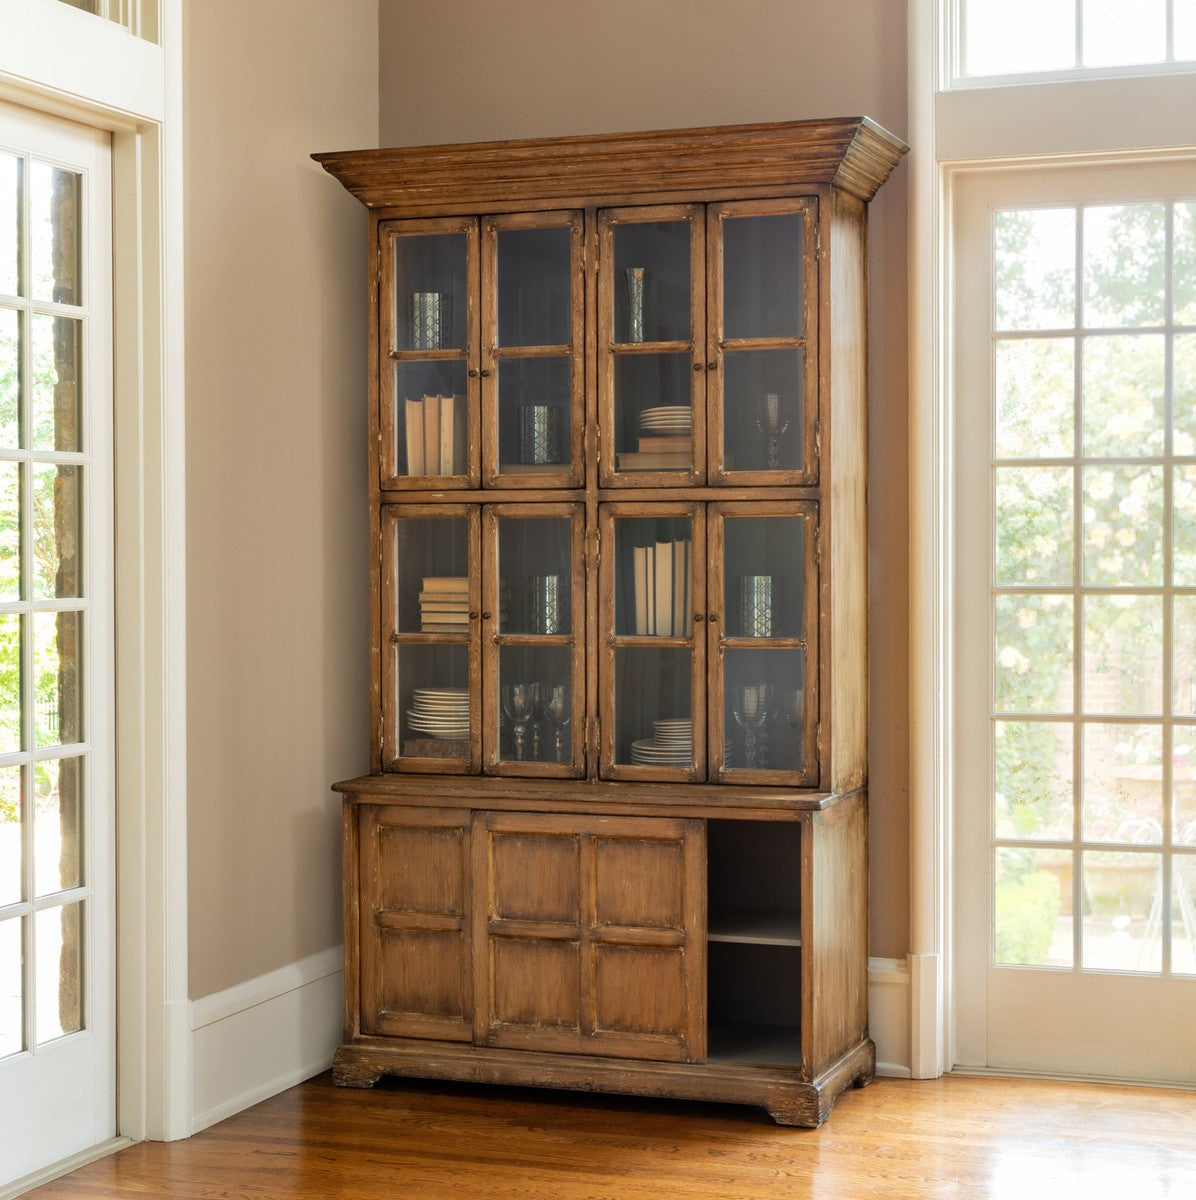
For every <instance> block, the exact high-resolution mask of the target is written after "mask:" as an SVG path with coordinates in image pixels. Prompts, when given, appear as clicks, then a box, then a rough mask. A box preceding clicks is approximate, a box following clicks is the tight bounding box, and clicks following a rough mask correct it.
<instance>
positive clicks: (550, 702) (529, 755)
mask: <svg viewBox="0 0 1196 1200" xmlns="http://www.w3.org/2000/svg"><path fill="white" fill-rule="evenodd" d="M584 513H585V509H584V506H583V505H580V504H495V505H488V506H487V507H486V509H485V511H484V513H483V537H484V545H485V552H484V559H485V561H484V567H483V572H482V575H483V603H482V630H483V643H484V656H483V679H484V681H485V683H484V688H485V703H484V705H483V712H484V717H483V720H484V733H485V737H484V761H485V764H486V770H487V771H488V772H489V773H491V774H494V775H542V776H558V777H560V776H573V777H576V776H580V775H583V774H584V773H585V751H584V747H585V732H586V731H585V720H584V713H585V564H584V560H583V555H584V546H585V543H584V538H583V528H584ZM575 718H576V719H575Z"/></svg>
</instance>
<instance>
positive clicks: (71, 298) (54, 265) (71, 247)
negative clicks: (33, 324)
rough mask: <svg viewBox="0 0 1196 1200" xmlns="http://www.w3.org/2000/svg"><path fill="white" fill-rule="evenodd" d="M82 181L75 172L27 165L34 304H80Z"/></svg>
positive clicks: (81, 289)
mask: <svg viewBox="0 0 1196 1200" xmlns="http://www.w3.org/2000/svg"><path fill="white" fill-rule="evenodd" d="M82 181H83V177H82V176H81V175H78V174H77V173H76V172H74V171H64V170H63V169H62V168H61V167H51V166H50V165H49V164H47V163H39V162H35V163H30V166H29V216H30V229H29V251H30V257H31V266H32V278H33V289H32V291H33V298H34V299H35V300H53V301H54V302H55V303H56V304H82V303H83V287H82V279H81V277H80V264H81V262H82V247H81V246H80V244H79V239H80V236H81V233H82V224H81V222H80V219H79V205H80V201H81V197H82Z"/></svg>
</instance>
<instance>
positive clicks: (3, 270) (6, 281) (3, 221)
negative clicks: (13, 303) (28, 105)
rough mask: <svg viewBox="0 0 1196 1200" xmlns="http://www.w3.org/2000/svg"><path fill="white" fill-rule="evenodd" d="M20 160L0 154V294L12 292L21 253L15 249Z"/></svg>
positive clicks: (15, 289) (18, 205) (19, 208)
mask: <svg viewBox="0 0 1196 1200" xmlns="http://www.w3.org/2000/svg"><path fill="white" fill-rule="evenodd" d="M20 186H21V160H20V159H19V158H17V157H16V155H13V154H0V294H4V295H9V296H15V295H16V294H17V278H18V274H19V271H20V262H21V256H20V253H19V251H18V249H17V245H18V244H17V237H18V230H19V229H20V220H19V213H20V211H21V202H20Z"/></svg>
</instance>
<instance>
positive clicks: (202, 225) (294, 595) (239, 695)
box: [184, 0, 378, 998]
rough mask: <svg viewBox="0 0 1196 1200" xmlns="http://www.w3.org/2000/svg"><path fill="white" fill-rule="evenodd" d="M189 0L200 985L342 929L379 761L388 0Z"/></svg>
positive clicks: (195, 877) (193, 707)
mask: <svg viewBox="0 0 1196 1200" xmlns="http://www.w3.org/2000/svg"><path fill="white" fill-rule="evenodd" d="M333 7H335V19H333V18H332V17H330V16H329V12H330V6H329V5H328V4H326V3H324V2H323V0H288V2H287V3H286V4H282V3H269V4H261V3H254V4H246V3H244V2H243V0H190V2H188V3H187V4H185V6H184V8H185V13H186V18H185V19H186V29H185V36H186V50H185V54H186V58H185V88H186V96H187V111H186V115H185V136H186V147H185V152H186V162H187V179H186V185H187V204H186V345H187V623H188V633H187V661H188V668H187V670H188V681H187V705H188V712H187V734H188V765H187V789H188V808H189V820H188V836H189V844H190V849H189V869H190V991H191V996H192V997H193V998H195V997H200V996H205V995H209V994H211V993H213V992H217V991H220V990H222V989H224V988H227V987H229V986H231V985H233V984H236V983H240V982H243V981H245V980H247V979H251V978H253V977H255V976H257V975H260V974H263V973H265V972H267V971H270V970H272V969H274V968H276V967H280V966H282V965H284V964H286V963H290V962H293V961H295V960H296V959H300V958H303V957H305V956H306V955H309V954H313V953H315V952H317V951H320V950H323V949H326V948H328V947H331V946H335V945H337V944H338V943H339V942H340V939H341V929H340V858H339V856H340V818H339V809H338V806H337V804H336V803H335V801H334V799H333V797H332V795H331V793H330V792H329V790H328V785H329V784H330V783H331V782H332V781H333V780H335V779H338V778H344V777H346V776H349V775H353V774H358V773H360V772H361V771H363V770H365V769H366V768H367V765H368V755H367V741H368V735H367V730H368V727H369V723H368V717H367V699H368V691H369V683H368V625H367V598H366V597H367V555H366V542H367V507H366V483H365V479H366V476H365V470H366V448H367V447H366V440H367V439H366V405H365V339H366V310H365V295H366V290H365V270H364V264H365V232H366V221H365V212H364V210H363V209H362V208H361V206H360V205H358V204H357V202H356V201H355V200H353V199H352V198H351V197H350V196H349V195H348V194H347V193H345V192H344V191H343V190H342V189H341V187H340V186H339V185H338V184H337V183H336V182H335V181H334V180H332V179H331V178H330V177H329V176H327V175H326V174H325V173H324V172H323V171H322V170H321V169H320V168H319V167H317V166H316V164H315V163H313V162H311V161H310V160H309V159H308V157H307V156H308V155H309V154H310V153H312V152H313V151H317V150H339V149H344V148H348V147H360V146H370V145H376V144H377V122H378V93H377V72H376V65H377V61H378V60H377V30H378V5H377V0H339V3H338V4H336V5H335V6H333Z"/></svg>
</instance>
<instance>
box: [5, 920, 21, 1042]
mask: <svg viewBox="0 0 1196 1200" xmlns="http://www.w3.org/2000/svg"><path fill="white" fill-rule="evenodd" d="M23 923H24V922H23V919H22V918H21V917H10V918H9V919H8V920H7V921H0V1058H4V1057H6V1056H7V1055H9V1054H17V1053H18V1052H19V1051H21V1050H23V1049H24V1048H25V1007H24V990H25V989H24V988H23V987H22V986H21V976H22V972H23V969H24V964H25V954H24V950H23V948H22V946H21V940H22V939H21V926H22V924H23Z"/></svg>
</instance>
